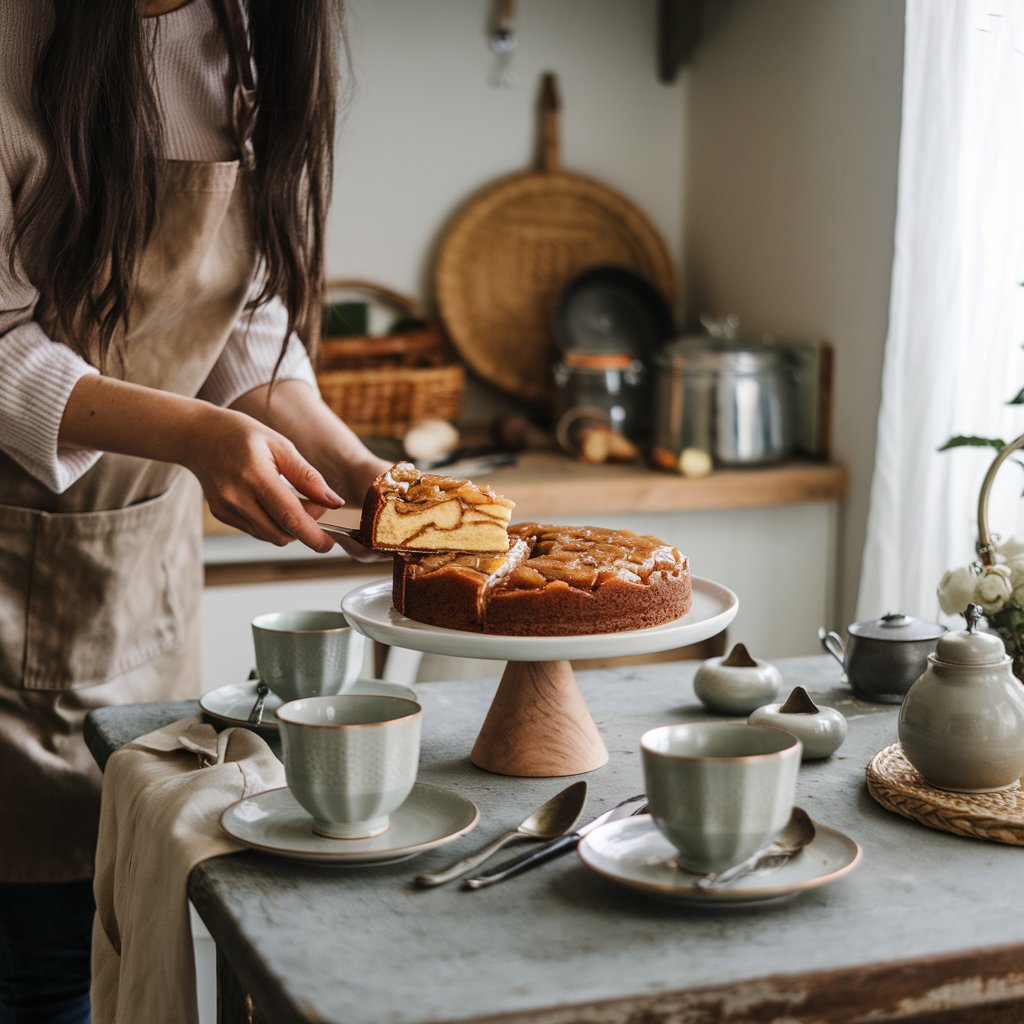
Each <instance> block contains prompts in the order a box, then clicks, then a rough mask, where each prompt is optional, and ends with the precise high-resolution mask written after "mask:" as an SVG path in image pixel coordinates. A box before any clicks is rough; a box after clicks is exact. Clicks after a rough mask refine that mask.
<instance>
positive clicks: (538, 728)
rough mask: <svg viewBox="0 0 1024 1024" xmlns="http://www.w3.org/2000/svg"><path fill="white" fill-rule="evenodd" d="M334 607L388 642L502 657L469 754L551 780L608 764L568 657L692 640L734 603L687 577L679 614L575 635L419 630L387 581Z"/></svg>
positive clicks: (481, 762) (708, 632)
mask: <svg viewBox="0 0 1024 1024" xmlns="http://www.w3.org/2000/svg"><path fill="white" fill-rule="evenodd" d="M341 607H342V611H343V612H344V613H345V615H346V617H347V618H348V620H349V622H351V623H352V625H353V626H354V627H355V628H356V629H358V630H359V632H361V633H363V634H365V635H366V636H368V637H370V639H372V640H377V641H379V642H381V643H384V644H388V645H389V646H391V647H406V648H409V649H411V650H414V651H423V652H424V653H426V654H447V655H450V656H453V657H457V658H485V659H492V660H494V661H507V662H508V666H507V667H506V669H505V672H504V674H503V675H502V677H501V683H500V684H499V686H498V690H497V692H496V693H495V695H494V699H493V700H492V702H491V707H490V709H489V710H488V712H487V717H486V719H485V720H484V724H483V726H482V727H481V729H480V733H479V735H478V736H477V739H476V743H475V744H474V745H473V750H472V753H471V754H470V760H472V762H473V763H474V764H475V765H477V766H478V767H480V768H484V769H486V770H487V771H492V772H497V773H499V774H501V775H517V776H523V777H542V776H543V777H552V776H561V775H579V774H582V773H583V772H590V771H594V769H596V768H600V767H601V765H603V764H604V763H605V762H606V761H607V760H608V749H607V747H606V746H605V744H604V740H603V739H602V738H601V734H600V732H599V731H598V728H597V726H596V725H595V723H594V719H593V718H592V717H591V714H590V711H589V709H588V708H587V705H586V701H585V700H584V699H583V694H582V692H581V691H580V688H579V685H578V683H577V682H576V677H575V675H574V674H573V670H572V666H571V665H570V664H569V662H570V659H572V658H596V657H602V658H621V657H626V656H627V655H634V654H655V653H657V652H658V651H668V650H672V649H674V648H676V647H685V646H687V645H688V644H695V643H699V642H700V641H701V640H707V639H708V638H709V637H712V636H715V635H716V634H718V633H720V632H721V631H722V630H723V629H725V628H726V626H728V625H729V623H730V622H732V620H733V619H734V618H735V617H736V612H737V611H738V610H739V601H738V599H737V597H736V595H735V594H734V593H733V592H732V591H731V590H729V589H728V587H723V586H722V585H721V584H719V583H714V582H712V581H711V580H706V579H702V578H700V577H699V576H695V577H693V602H692V605H691V608H690V611H689V612H687V614H686V615H684V616H683V617H682V618H679V619H675V620H674V621H672V622H666V623H664V624H663V625H661V626H655V627H654V628H652V629H636V630H629V631H627V632H622V633H594V634H587V635H581V636H499V635H496V634H491V633H470V632H467V631H465V630H460V629H441V628H440V627H438V626H428V625H426V624H425V623H422V622H416V621H414V620H413V619H408V618H406V617H405V616H404V615H400V614H399V613H398V612H397V611H395V607H394V605H393V604H392V603H391V581H390V580H378V581H375V582H373V583H368V584H366V585H365V586H362V587H359V588H357V589H356V590H353V591H351V592H350V593H348V594H347V595H346V596H345V598H344V599H343V601H342V603H341Z"/></svg>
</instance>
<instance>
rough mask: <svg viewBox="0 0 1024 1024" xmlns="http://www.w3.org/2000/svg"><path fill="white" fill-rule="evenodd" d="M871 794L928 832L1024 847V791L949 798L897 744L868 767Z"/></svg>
mask: <svg viewBox="0 0 1024 1024" xmlns="http://www.w3.org/2000/svg"><path fill="white" fill-rule="evenodd" d="M866 774H867V782H868V792H869V793H870V794H871V795H872V796H873V797H874V798H875V800H877V801H878V802H879V803H880V804H881V805H882V806H883V807H885V808H886V809H887V810H890V811H895V812H896V814H901V815H903V817H904V818H910V819H911V820H912V821H917V822H920V823H921V824H922V825H927V826H928V827H929V828H935V829H939V830H940V831H942V832H952V833H954V834H955V835H960V836H971V837H972V838H974V839H989V840H992V841H993V842H996V843H1008V844H1009V845H1010V846H1024V788H1022V787H1021V785H1020V783H1019V782H1018V783H1016V784H1015V785H1014V786H1012V787H1011V788H1010V789H1004V790H1000V791H999V792H998V793H949V792H947V791H946V790H943V789H936V788H935V787H934V786H930V785H928V783H927V782H925V781H924V779H923V778H922V776H921V773H920V772H919V771H918V770H917V769H916V768H915V767H914V766H913V765H912V764H911V763H910V762H909V761H908V760H907V757H906V755H905V754H904V753H903V748H902V746H901V745H900V744H899V743H893V744H892V745H891V746H888V747H886V748H885V749H884V750H880V751H879V752H878V753H877V754H875V756H874V757H873V758H872V759H871V761H870V762H869V763H868V767H867V773H866Z"/></svg>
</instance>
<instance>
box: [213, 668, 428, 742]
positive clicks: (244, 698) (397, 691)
mask: <svg viewBox="0 0 1024 1024" xmlns="http://www.w3.org/2000/svg"><path fill="white" fill-rule="evenodd" d="M345 692H346V693H367V694H375V695H376V694H380V695H381V696H385V697H407V698H409V699H410V700H415V699H416V692H415V691H414V690H410V689H409V687H408V686H400V685H399V684H398V683H387V682H385V681H384V680H383V679H357V680H356V681H355V682H354V683H353V684H352V685H351V686H350V687H349V688H348V689H347V690H346V691H345ZM255 703H256V682H255V680H252V679H247V680H246V681H245V682H244V683H232V684H230V685H228V686H219V687H218V688H217V689H216V690H210V691H209V693H204V694H203V695H202V696H201V697H200V698H199V707H200V708H202V710H203V712H204V713H205V714H206V715H207V717H209V718H213V719H216V720H217V721H218V722H225V723H226V724H228V725H241V726H245V727H246V728H247V729H255V730H256V731H257V732H263V733H276V732H277V715H276V713H275V712H276V711H277V709H278V708H279V707H280V706H281V703H282V702H281V698H280V697H278V696H276V695H275V694H273V693H270V694H267V699H266V702H265V703H264V705H263V721H262V723H261V724H260V725H258V726H256V725H253V724H252V723H251V722H250V721H249V712H250V711H252V708H253V705H254V704H255Z"/></svg>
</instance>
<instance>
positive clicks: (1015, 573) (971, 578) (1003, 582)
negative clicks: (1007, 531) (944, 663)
mask: <svg viewBox="0 0 1024 1024" xmlns="http://www.w3.org/2000/svg"><path fill="white" fill-rule="evenodd" d="M990 547H991V549H992V550H991V553H990V556H989V557H990V558H991V559H992V561H991V563H986V562H985V561H978V562H972V563H971V564H970V565H966V566H961V567H960V568H957V569H949V570H947V571H946V572H945V573H944V574H943V577H942V579H941V580H940V581H939V589H938V596H939V606H940V607H941V608H942V610H943V611H944V612H945V613H946V614H947V615H962V614H963V613H964V612H965V611H966V610H967V606H968V605H969V604H976V605H978V606H979V607H980V608H981V610H982V611H983V612H984V613H985V619H986V621H987V622H988V627H989V629H990V630H991V631H992V632H993V633H995V634H997V635H998V636H999V638H1000V639H1001V640H1002V641H1003V646H1004V647H1005V648H1006V653H1007V654H1009V655H1010V657H1011V658H1013V674H1014V675H1015V676H1016V677H1017V678H1018V679H1020V680H1022V681H1024V537H1009V538H1008V539H1006V540H1000V539H999V538H992V540H991V542H990Z"/></svg>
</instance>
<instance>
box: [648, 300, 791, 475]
mask: <svg viewBox="0 0 1024 1024" xmlns="http://www.w3.org/2000/svg"><path fill="white" fill-rule="evenodd" d="M701 324H702V325H703V327H704V330H705V333H704V334H700V335H694V336H688V337H683V338H679V339H677V340H676V341H672V342H669V343H668V344H667V345H665V346H663V347H662V348H661V349H660V350H659V351H658V352H657V353H656V354H655V356H654V363H655V367H656V370H655V397H654V437H653V443H654V445H655V446H656V447H658V448H666V449H668V450H669V451H672V452H675V453H676V454H678V453H679V452H681V451H682V450H683V449H684V448H701V449H703V450H704V451H707V452H709V453H710V454H711V456H712V458H713V459H714V460H715V462H716V464H718V465H721V466H747V465H758V464H764V463H772V462H779V461H781V460H782V459H785V458H786V457H787V456H789V455H790V454H791V453H792V449H793V440H792V438H793V407H794V371H793V367H792V365H791V364H790V361H789V360H788V358H787V356H786V354H785V352H783V351H782V350H780V349H778V348H773V347H772V346H770V345H768V344H766V343H765V342H763V341H761V340H759V339H752V338H742V337H740V336H739V334H738V321H737V320H736V319H735V317H728V318H725V319H723V320H713V319H712V318H710V317H706V316H705V317H701Z"/></svg>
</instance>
